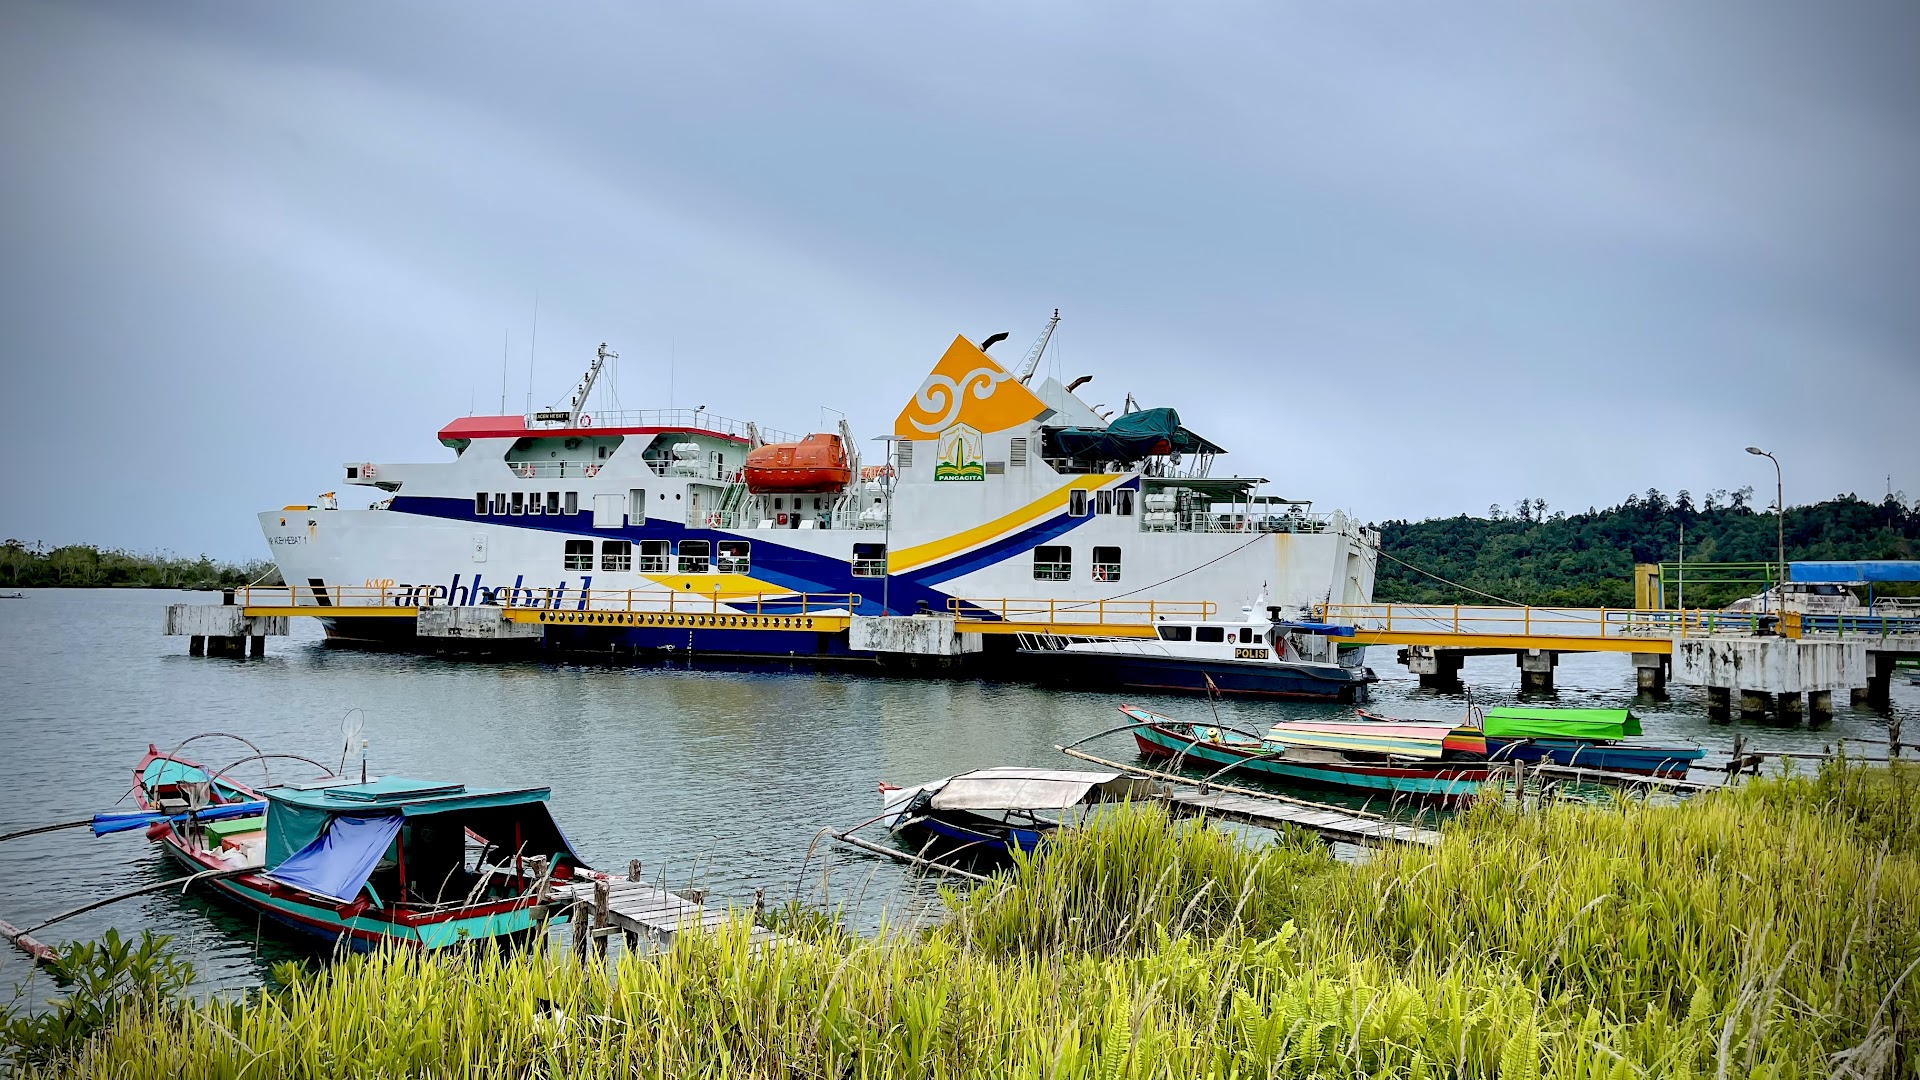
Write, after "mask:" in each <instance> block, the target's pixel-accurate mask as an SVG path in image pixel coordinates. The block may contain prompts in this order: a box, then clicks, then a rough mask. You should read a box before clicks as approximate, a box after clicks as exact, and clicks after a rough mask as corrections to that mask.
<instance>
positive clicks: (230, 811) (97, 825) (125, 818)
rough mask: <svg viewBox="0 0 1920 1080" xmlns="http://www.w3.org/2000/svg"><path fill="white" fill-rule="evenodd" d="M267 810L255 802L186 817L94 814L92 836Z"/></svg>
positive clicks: (152, 813)
mask: <svg viewBox="0 0 1920 1080" xmlns="http://www.w3.org/2000/svg"><path fill="white" fill-rule="evenodd" d="M266 809H267V804H266V801H265V800H255V801H253V802H238V803H222V804H221V805H219V806H208V807H204V808H202V809H200V810H190V811H188V812H186V813H184V814H171V815H169V814H166V813H163V812H161V811H158V810H130V811H127V812H124V813H118V814H110V813H109V814H95V815H93V835H95V836H105V835H107V834H108V833H117V832H126V831H128V830H129V829H138V828H140V827H141V826H143V825H151V824H153V823H154V822H156V821H167V822H172V823H175V824H178V823H179V822H183V821H188V820H194V821H219V820H221V819H223V818H235V817H246V816H247V815H249V814H260V813H265V812H266Z"/></svg>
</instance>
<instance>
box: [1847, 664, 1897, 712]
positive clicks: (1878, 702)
mask: <svg viewBox="0 0 1920 1080" xmlns="http://www.w3.org/2000/svg"><path fill="white" fill-rule="evenodd" d="M1899 658H1900V657H1899V654H1898V653H1894V652H1882V651H1875V652H1872V653H1869V654H1868V655H1867V678H1866V685H1865V686H1863V687H1855V688H1854V691H1853V703H1854V704H1855V705H1865V706H1867V707H1868V708H1873V709H1884V708H1887V707H1888V706H1890V705H1892V704H1893V667H1894V661H1896V660H1898V659H1899Z"/></svg>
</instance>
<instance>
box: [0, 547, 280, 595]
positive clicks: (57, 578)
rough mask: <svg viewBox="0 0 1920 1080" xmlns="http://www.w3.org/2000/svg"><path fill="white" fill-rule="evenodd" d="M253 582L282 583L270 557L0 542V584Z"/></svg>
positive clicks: (202, 585) (197, 585) (207, 585)
mask: <svg viewBox="0 0 1920 1080" xmlns="http://www.w3.org/2000/svg"><path fill="white" fill-rule="evenodd" d="M249 584H260V585H278V584H280V571H279V570H278V569H277V568H275V566H274V565H273V563H272V562H270V561H268V560H266V559H256V560H254V561H253V562H249V563H241V564H239V565H235V564H233V563H222V562H215V561H213V560H212V559H210V558H208V557H207V556H205V555H201V556H198V557H196V558H191V559H189V558H184V557H182V556H179V555H158V554H157V555H136V554H134V553H133V552H130V551H119V550H102V549H100V548H97V547H94V546H92V545H90V544H68V545H66V546H65V547H57V548H46V547H41V546H40V545H37V544H36V545H32V546H29V545H27V544H25V543H23V542H22V541H19V540H8V541H6V542H5V543H0V587H7V588H16V587H17V588H68V589H92V588H102V587H107V586H122V587H129V588H146V589H214V588H221V587H224V586H228V585H249Z"/></svg>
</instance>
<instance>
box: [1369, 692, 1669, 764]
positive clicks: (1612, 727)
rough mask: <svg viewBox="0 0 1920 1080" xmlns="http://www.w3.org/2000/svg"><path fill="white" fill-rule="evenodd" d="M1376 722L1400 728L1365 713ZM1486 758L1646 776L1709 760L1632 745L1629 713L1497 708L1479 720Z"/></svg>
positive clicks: (1635, 724) (1636, 721) (1635, 725)
mask: <svg viewBox="0 0 1920 1080" xmlns="http://www.w3.org/2000/svg"><path fill="white" fill-rule="evenodd" d="M1361 715H1362V716H1363V717H1366V718H1368V719H1369V720H1373V721H1382V722H1387V723H1399V722H1401V721H1396V720H1393V719H1391V718H1390V717H1384V716H1378V715H1375V714H1373V713H1367V712H1364V711H1363V712H1362V713H1361ZM1480 729H1481V730H1482V731H1483V732H1484V733H1485V735H1486V742H1487V756H1488V757H1489V758H1490V759H1491V760H1493V761H1494V762H1507V761H1524V762H1528V763H1530V764H1533V763H1538V762H1543V761H1544V762H1550V763H1552V764H1555V765H1565V766H1568V767H1570V768H1588V769H1604V770H1606V771H1608V772H1627V773H1636V774H1639V775H1644V776H1685V775H1686V774H1687V770H1688V769H1690V768H1692V767H1693V763H1694V762H1696V761H1699V760H1700V759H1701V758H1703V757H1705V756H1706V753H1707V752H1706V751H1705V750H1703V749H1701V748H1700V747H1698V746H1661V745H1657V744H1654V743H1643V742H1633V741H1630V740H1631V739H1632V737H1634V736H1637V735H1639V734H1640V718H1639V717H1637V716H1635V715H1633V712H1632V711H1631V710H1629V709H1570V708H1569V709H1560V708H1507V707H1502V708H1495V709H1488V710H1487V711H1486V712H1485V713H1484V714H1482V715H1481V717H1480Z"/></svg>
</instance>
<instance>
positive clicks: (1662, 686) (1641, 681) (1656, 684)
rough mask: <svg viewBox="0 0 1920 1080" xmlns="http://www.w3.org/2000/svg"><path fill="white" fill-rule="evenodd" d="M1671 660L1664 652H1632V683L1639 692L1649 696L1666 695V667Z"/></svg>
mask: <svg viewBox="0 0 1920 1080" xmlns="http://www.w3.org/2000/svg"><path fill="white" fill-rule="evenodd" d="M1671 663H1672V660H1671V658H1669V657H1668V656H1667V655H1666V654H1665V653H1644V652H1637V653H1634V654H1633V674H1634V683H1635V685H1636V686H1637V687H1638V688H1639V691H1640V693H1642V694H1645V695H1646V696H1648V697H1651V698H1665V697H1666V696H1667V668H1668V667H1669V666H1670V665H1671Z"/></svg>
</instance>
